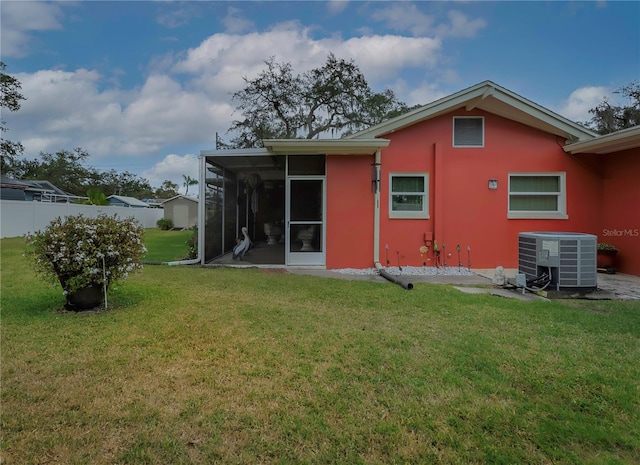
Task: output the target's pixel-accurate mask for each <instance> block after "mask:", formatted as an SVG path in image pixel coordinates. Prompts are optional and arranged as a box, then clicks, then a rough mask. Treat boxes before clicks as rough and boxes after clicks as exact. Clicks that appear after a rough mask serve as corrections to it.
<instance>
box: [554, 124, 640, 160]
mask: <svg viewBox="0 0 640 465" xmlns="http://www.w3.org/2000/svg"><path fill="white" fill-rule="evenodd" d="M635 148H640V126H634V127H632V128H627V129H622V130H620V131H616V132H612V133H610V134H605V135H603V136H599V137H596V138H594V139H591V140H587V141H581V142H575V143H572V144H567V145H565V146H564V147H563V149H564V151H565V152H567V153H571V154H577V153H595V154H607V153H614V152H621V151H623V150H629V149H635Z"/></svg>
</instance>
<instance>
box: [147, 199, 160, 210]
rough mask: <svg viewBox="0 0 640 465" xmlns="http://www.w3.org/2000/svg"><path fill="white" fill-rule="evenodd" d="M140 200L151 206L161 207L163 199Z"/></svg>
mask: <svg viewBox="0 0 640 465" xmlns="http://www.w3.org/2000/svg"><path fill="white" fill-rule="evenodd" d="M142 201H143V202H144V203H146V204H147V206H149V207H151V208H162V203H163V202H164V201H165V199H142Z"/></svg>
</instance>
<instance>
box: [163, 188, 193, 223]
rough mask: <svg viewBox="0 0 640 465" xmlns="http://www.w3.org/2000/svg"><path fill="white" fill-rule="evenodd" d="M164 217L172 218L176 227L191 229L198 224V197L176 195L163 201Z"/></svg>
mask: <svg viewBox="0 0 640 465" xmlns="http://www.w3.org/2000/svg"><path fill="white" fill-rule="evenodd" d="M162 206H163V207H164V219H165V220H171V221H172V222H173V227H174V228H179V229H190V228H192V227H194V226H197V225H198V199H194V198H193V197H187V196H185V195H176V196H175V197H171V198H170V199H168V200H165V201H164V202H162Z"/></svg>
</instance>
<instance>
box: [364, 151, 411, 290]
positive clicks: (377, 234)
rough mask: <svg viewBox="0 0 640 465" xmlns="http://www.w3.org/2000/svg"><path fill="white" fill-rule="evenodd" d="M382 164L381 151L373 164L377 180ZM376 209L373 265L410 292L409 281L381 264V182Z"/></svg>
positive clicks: (374, 213)
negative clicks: (388, 271) (391, 272)
mask: <svg viewBox="0 0 640 465" xmlns="http://www.w3.org/2000/svg"><path fill="white" fill-rule="evenodd" d="M381 163H382V156H381V154H380V150H379V149H378V150H376V154H375V159H374V163H373V167H374V170H375V178H376V179H377V180H380V165H381ZM373 199H374V200H373V201H374V207H373V264H374V265H375V267H376V270H378V274H379V275H380V276H382V277H383V278H385V279H386V280H388V281H391V282H392V283H395V284H398V285H400V286H402V287H403V288H405V289H407V290H408V291H410V290H411V289H413V284H411V283H410V282H408V281H405V280H404V279H402V278H399V277H397V276H393V275H391V274H389V273H387V272H386V271H385V269H384V267H383V266H382V264H381V263H380V182H379V181H378V183H377V185H376V191H375V193H374V196H373Z"/></svg>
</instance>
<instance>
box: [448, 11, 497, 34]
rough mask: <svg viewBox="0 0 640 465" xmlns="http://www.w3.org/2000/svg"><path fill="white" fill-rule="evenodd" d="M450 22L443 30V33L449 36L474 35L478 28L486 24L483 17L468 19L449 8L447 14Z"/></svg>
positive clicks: (482, 27)
mask: <svg viewBox="0 0 640 465" xmlns="http://www.w3.org/2000/svg"><path fill="white" fill-rule="evenodd" d="M448 16H449V20H450V21H451V24H450V25H449V26H448V27H447V28H446V29H445V30H444V31H443V34H444V35H448V36H451V37H466V38H470V37H475V36H476V34H477V33H478V31H479V30H480V29H484V28H485V27H486V26H487V22H486V21H485V20H484V19H481V18H476V19H471V20H470V19H469V18H467V16H466V15H464V14H463V13H461V12H459V11H457V10H451V11H450V12H449V14H448Z"/></svg>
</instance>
